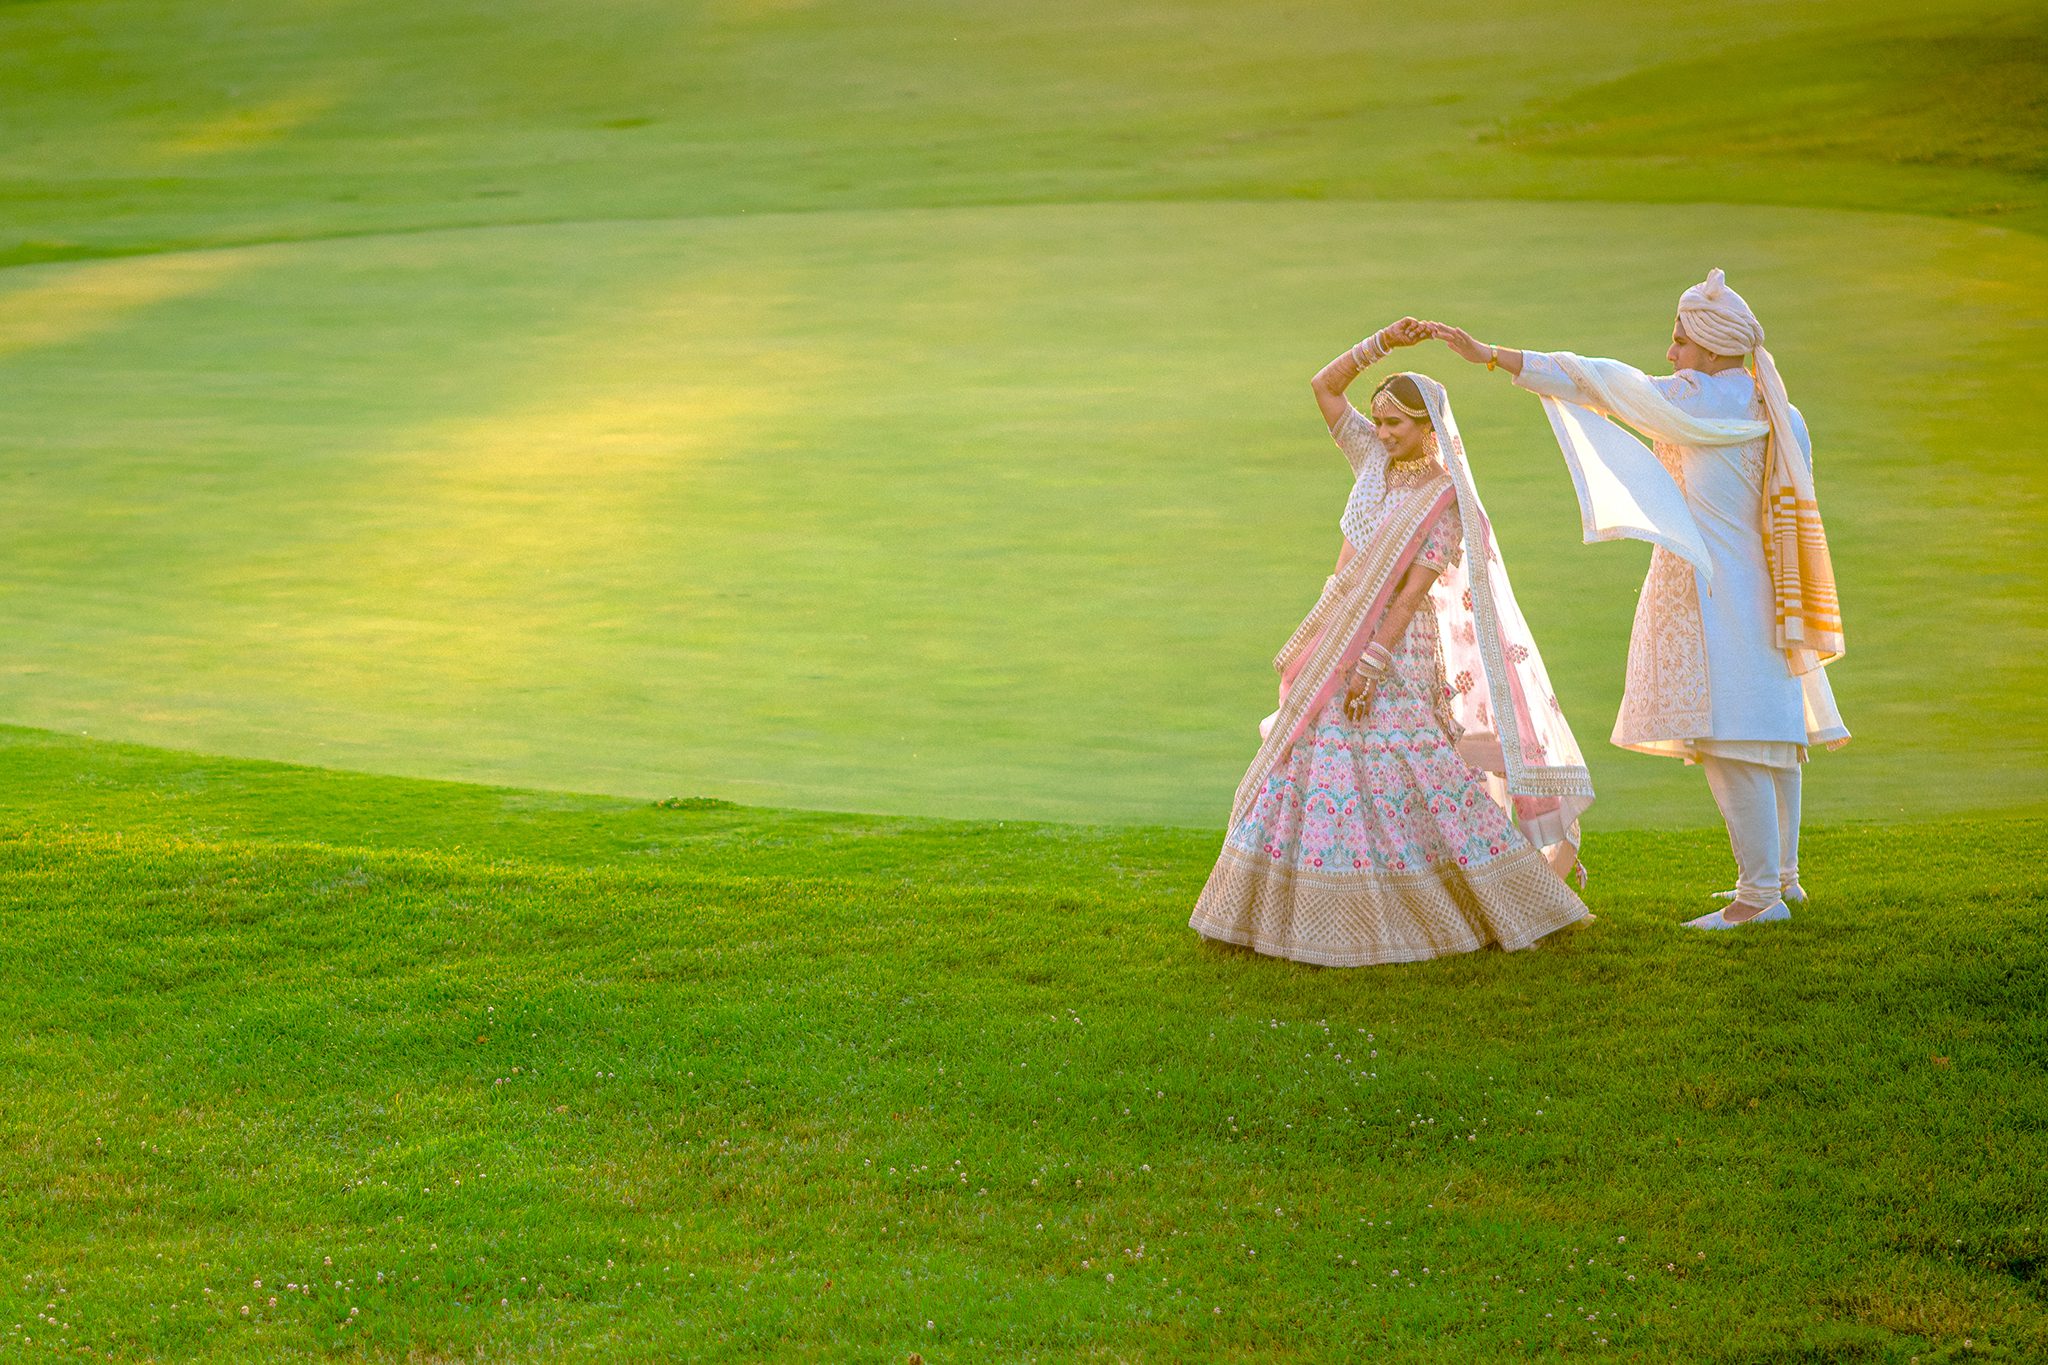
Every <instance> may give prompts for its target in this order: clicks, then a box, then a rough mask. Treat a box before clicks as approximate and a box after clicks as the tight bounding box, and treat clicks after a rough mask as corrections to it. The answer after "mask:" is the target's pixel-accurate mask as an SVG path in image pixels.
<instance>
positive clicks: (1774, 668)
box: [1515, 351, 1847, 767]
mask: <svg viewBox="0 0 2048 1365" xmlns="http://www.w3.org/2000/svg"><path fill="white" fill-rule="evenodd" d="M1608 363H1612V362H1608ZM1515 382H1516V383H1517V384H1518V385H1519V386H1520V387H1522V388H1524V389H1527V390H1529V391H1530V392H1532V393H1536V394H1540V395H1543V396H1545V397H1550V398H1556V399H1560V400H1562V401H1564V402H1567V403H1574V404H1578V405H1580V406H1582V407H1586V408H1590V409H1592V410H1593V411H1596V412H1602V413H1603V414H1604V413H1605V411H1606V410H1605V409H1604V408H1603V406H1602V404H1601V402H1600V400H1599V397H1598V396H1597V395H1596V394H1595V393H1593V392H1591V391H1589V390H1588V389H1587V388H1586V387H1583V386H1582V385H1580V384H1578V383H1576V382H1574V380H1573V378H1572V377H1571V375H1570V374H1568V373H1567V369H1566V366H1565V365H1563V364H1561V363H1560V362H1559V361H1558V360H1557V359H1556V358H1554V357H1553V356H1550V355H1546V354H1544V353H1542V352H1540V351H1528V352H1525V353H1524V355H1523V363H1522V373H1521V375H1520V376H1519V377H1518V378H1517V379H1516V381H1515ZM1647 382H1648V383H1649V384H1650V385H1651V386H1652V387H1654V388H1655V389H1656V390H1657V392H1658V393H1659V394H1661V395H1662V396H1663V397H1664V398H1665V399H1666V400H1667V401H1669V402H1670V403H1671V404H1672V405H1673V406H1674V407H1676V408H1678V409H1679V410H1680V411H1682V412H1684V413H1687V414H1690V415H1692V416H1694V417H1700V418H1708V419H1750V420H1761V419H1762V415H1763V410H1764V408H1763V402H1762V399H1761V398H1760V396H1759V395H1758V393H1757V389H1756V382H1755V380H1754V379H1753V378H1752V377H1751V376H1750V375H1749V374H1748V372H1747V371H1744V370H1742V369H1730V370H1723V371H1722V372H1720V373H1719V374H1712V375H1709V374H1702V373H1699V372H1697V371H1693V370H1681V371H1679V372H1678V373H1677V374H1674V375H1670V376H1668V377H1664V378H1659V379H1653V380H1648V381H1647ZM1792 416H1793V424H1794V428H1795V433H1794V434H1795V435H1796V437H1797V439H1798V443H1799V450H1800V454H1801V456H1802V457H1803V458H1804V459H1805V460H1806V461H1807V463H1808V465H1809V466H1810V465H1811V462H1812V458H1813V447H1812V443H1811V441H1810V439H1809V438H1808V435H1807V431H1806V423H1805V420H1804V418H1802V417H1800V415H1799V414H1798V412H1797V410H1796V409H1795V410H1794V411H1793V414H1792ZM1643 434H1644V435H1645V436H1648V437H1649V438H1650V439H1651V441H1652V442H1653V446H1652V448H1653V449H1654V450H1655V452H1656V456H1657V459H1658V461H1659V463H1661V464H1662V465H1663V466H1664V468H1665V470H1666V471H1668V472H1669V473H1670V475H1671V477H1672V479H1673V480H1674V481H1676V483H1677V484H1678V487H1679V490H1680V491H1681V492H1682V493H1683V494H1684V497H1685V501H1686V505H1687V507H1688V509H1689V510H1690V511H1691V513H1692V517H1693V520H1694V522H1695V523H1697V525H1698V528H1699V532H1700V538H1701V539H1702V540H1703V541H1704V542H1705V546H1706V549H1707V551H1708V553H1709V555H1710V556H1711V558H1712V564H1713V577H1712V585H1711V587H1710V588H1708V587H1706V586H1704V585H1703V583H1702V581H1701V575H1700V574H1699V573H1698V572H1697V571H1696V570H1695V569H1694V568H1693V566H1692V565H1690V564H1688V563H1686V561H1685V560H1683V559H1681V558H1680V557H1679V556H1678V555H1676V554H1674V553H1672V552H1671V551H1670V550H1669V549H1666V548H1665V547H1664V546H1662V545H1658V546H1656V547H1655V548H1654V549H1653V550H1652V551H1651V555H1650V571H1649V575H1648V577H1647V578H1646V579H1645V580H1644V582H1643V591H1642V597H1641V599H1640V600H1639V601H1638V603H1637V605H1636V615H1635V625H1634V628H1633V630H1632V631H1631V632H1630V637H1629V654H1628V679H1627V684H1626V687H1625V689H1624V694H1623V697H1622V703H1621V711H1620V713H1619V714H1618V715H1617V716H1616V718H1615V723H1614V734H1613V741H1614V743H1616V744H1618V745H1620V746H1621V747H1623V748H1626V749H1634V750H1637V751H1639V752H1642V753H1651V754H1666V755H1673V756H1677V757H1681V758H1684V759H1686V760H1688V761H1693V760H1697V759H1700V758H1703V757H1707V756H1719V757H1723V758H1733V759H1741V760H1744V761H1746V762H1751V763H1761V764H1765V765H1767V766H1770V767H1790V766H1792V765H1794V764H1797V763H1799V762H1801V761H1803V760H1804V759H1805V757H1806V746H1807V745H1808V744H1809V743H1813V742H1819V741H1822V740H1826V739H1832V738H1835V737H1836V736H1835V734H1834V733H1833V730H1832V729H1831V728H1828V727H1825V726H1822V725H1818V724H1816V723H1815V722H1816V716H1828V715H1831V714H1832V712H1833V710H1834V707H1833V699H1832V696H1831V695H1830V694H1828V692H1827V687H1828V682H1827V674H1826V672H1825V671H1824V670H1820V669H1815V670H1813V671H1812V672H1811V673H1808V674H1806V675H1803V676H1795V675H1794V674H1793V672H1792V671H1791V668H1790V667H1789V666H1788V664H1787V662H1786V656H1785V652H1784V651H1783V650H1782V649H1779V648H1778V647H1777V646H1776V645H1775V643H1774V642H1773V640H1772V633H1771V621H1772V586H1771V575H1770V569H1769V566H1768V564H1767V563H1766V560H1765V554H1764V541H1763V536H1762V532H1761V529H1760V528H1761V525H1762V518H1763V496H1764V463H1765V442H1764V439H1763V438H1761V437H1760V438H1758V439H1756V440H1754V441H1750V442H1747V443H1745V444H1741V445H1721V446H1697V445H1685V444H1681V443H1679V442H1678V441H1675V440H1672V439H1670V438H1669V436H1668V435H1667V434H1666V433H1661V432H1657V431H1645V432H1644V433H1643ZM1841 733H1842V734H1846V733H1847V732H1846V731H1842V732H1841Z"/></svg>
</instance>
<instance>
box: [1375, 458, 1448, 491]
mask: <svg viewBox="0 0 2048 1365" xmlns="http://www.w3.org/2000/svg"><path fill="white" fill-rule="evenodd" d="M1434 468H1436V461H1434V460H1432V459H1430V458H1429V452H1428V451H1426V450H1425V451H1420V452H1418V453H1416V454H1414V455H1410V456H1409V457H1408V458H1407V459H1405V460H1388V461H1387V487H1389V488H1409V487H1412V486H1414V485H1415V484H1418V483H1421V482H1422V481H1423V480H1424V479H1425V478H1427V477H1428V475H1429V472H1430V471H1431V470H1432V469H1434Z"/></svg>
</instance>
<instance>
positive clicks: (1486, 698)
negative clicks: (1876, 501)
mask: <svg viewBox="0 0 2048 1365" xmlns="http://www.w3.org/2000/svg"><path fill="white" fill-rule="evenodd" d="M1410 377H1411V378H1412V379H1414V380H1415V383H1416V385H1417V387H1419V388H1420V389H1421V390H1422V396H1423V399H1424V401H1425V402H1427V403H1428V405H1429V416H1430V421H1431V423H1432V424H1433V425H1434V426H1435V427H1436V438H1437V449H1438V452H1439V454H1440V455H1441V458H1442V459H1443V463H1444V468H1445V470H1446V471H1447V472H1448V473H1449V474H1450V476H1451V484H1452V487H1453V488H1454V489H1455V490H1456V491H1457V498H1458V518H1459V521H1460V522H1461V523H1462V526H1463V532H1464V550H1465V552H1464V554H1462V555H1461V556H1459V558H1458V562H1457V563H1456V564H1455V565H1453V566H1452V567H1451V568H1450V569H1449V570H1447V571H1446V572H1445V573H1444V574H1443V575H1442V576H1441V577H1439V578H1438V579H1437V582H1436V586H1435V587H1434V588H1432V589H1431V590H1430V598H1429V605H1430V608H1431V609H1432V610H1434V611H1435V612H1436V614H1437V633H1438V636H1439V638H1440V639H1441V640H1442V642H1443V651H1444V679H1445V683H1446V686H1447V687H1448V688H1449V690H1450V697H1449V702H1450V711H1451V715H1452V718H1453V719H1454V720H1455V721H1456V722H1457V724H1458V726H1459V728H1460V729H1462V730H1463V732H1464V733H1463V734H1462V735H1461V736H1460V737H1459V738H1458V752H1459V754H1460V755H1461V756H1462V757H1463V758H1464V759H1465V761H1466V762H1467V763H1470V764H1471V765H1472V766H1473V767H1475V768H1478V769H1480V770H1481V771H1483V772H1485V773H1486V774H1487V779H1488V780H1487V785H1488V788H1489V790H1490V791H1491V793H1492V795H1493V798H1494V799H1495V800H1496V801H1498V802H1500V804H1501V805H1502V806H1503V807H1505V808H1506V809H1507V810H1508V812H1509V814H1510V815H1511V816H1513V818H1514V821H1515V824H1516V825H1517V826H1519V827H1520V829H1521V831H1522V833H1523V834H1524V835H1525V836H1526V837H1527V838H1528V840H1529V842H1530V843H1532V844H1534V845H1535V846H1536V847H1538V848H1540V849H1542V850H1543V851H1544V855H1545V857H1547V858H1548V859H1549V861H1550V864H1551V866H1552V867H1553V868H1555V869H1556V870H1557V871H1558V872H1559V873H1560V874H1563V873H1565V872H1569V871H1570V870H1571V869H1572V867H1573V865H1574V864H1575V863H1577V861H1578V847H1579V817H1580V816H1581V815H1582V814H1584V813H1585V811H1586V809H1587V807H1589V806H1591V805H1592V804H1593V778H1592V774H1591V773H1590V772H1588V771H1587V769H1586V758H1585V754H1584V753H1583V752H1582V751H1581V750H1580V748H1579V742H1578V739H1577V737H1576V736H1574V735H1573V734H1572V727H1571V724H1570V722H1569V721H1567V720H1566V719H1565V714H1564V707H1563V706H1562V705H1561V704H1560V703H1559V702H1558V699H1557V691H1556V689H1555V688H1553V687H1552V686H1551V683H1550V673H1549V671H1548V670H1547V669H1546V668H1545V667H1544V665H1543V652H1542V651H1541V650H1540V649H1538V648H1537V646H1536V636H1535V634H1534V632H1532V631H1531V630H1530V629H1529V622H1528V620H1527V618H1525V617H1524V616H1523V615H1522V608H1521V604H1520V603H1518V602H1516V600H1515V590H1514V587H1513V586H1512V584H1510V583H1509V581H1508V567H1507V563H1506V561H1505V560H1503V559H1502V558H1501V553H1500V543H1499V541H1498V540H1496V539H1495V537H1494V534H1493V522H1492V519H1491V518H1489V517H1488V516H1487V515H1486V506H1485V504H1484V503H1482V502H1481V501H1480V500H1479V488H1478V485H1477V484H1475V483H1474V482H1473V480H1472V467H1471V464H1470V463H1469V462H1468V461H1467V460H1466V458H1465V441H1464V438H1463V436H1461V435H1460V434H1459V432H1458V419H1457V417H1456V416H1455V415H1454V414H1453V413H1452V411H1451V399H1450V395H1449V394H1448V393H1446V392H1445V390H1444V386H1443V385H1441V384H1439V383H1437V382H1436V381H1435V380H1434V379H1431V378H1429V377H1428V376H1426V375H1419V374H1417V375H1411V376H1410ZM1660 472H1661V471H1660ZM1667 477H1668V476H1667ZM1695 534H1697V531H1695Z"/></svg>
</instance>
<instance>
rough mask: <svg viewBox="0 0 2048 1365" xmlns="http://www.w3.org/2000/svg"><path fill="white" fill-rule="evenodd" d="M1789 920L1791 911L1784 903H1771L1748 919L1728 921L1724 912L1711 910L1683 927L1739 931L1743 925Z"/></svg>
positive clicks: (1688, 921) (1690, 920)
mask: <svg viewBox="0 0 2048 1365" xmlns="http://www.w3.org/2000/svg"><path fill="white" fill-rule="evenodd" d="M1791 918H1792V911H1791V910H1790V909H1789V908H1788V907H1787V906H1786V904H1785V902H1783V901H1772V902H1771V903H1770V904H1769V905H1767V906H1765V907H1764V908H1763V909H1762V910H1760V911H1758V912H1757V913H1756V914H1754V915H1751V916H1750V917H1749V918H1748V919H1729V918H1728V916H1727V914H1726V912H1724V911H1720V910H1712V911H1709V912H1708V913H1706V914H1704V915H1701V916H1700V917H1699V918H1698V919H1689V920H1687V921H1686V922H1685V927H1686V928H1688V929H1740V928H1741V927H1742V926H1743V925H1745V924H1759V923H1762V924H1768V923H1771V922H1772V921H1775V920H1787V919H1791Z"/></svg>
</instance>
